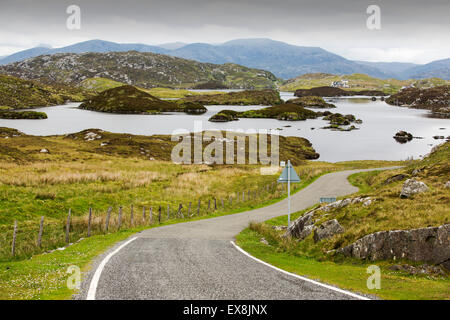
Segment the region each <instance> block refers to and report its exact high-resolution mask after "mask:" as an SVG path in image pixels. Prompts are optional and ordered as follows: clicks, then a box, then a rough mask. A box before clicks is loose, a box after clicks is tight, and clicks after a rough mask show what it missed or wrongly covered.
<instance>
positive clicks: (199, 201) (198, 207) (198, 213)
mask: <svg viewBox="0 0 450 320" xmlns="http://www.w3.org/2000/svg"><path fill="white" fill-rule="evenodd" d="M200 205H201V200H200V199H198V206H197V216H199V215H200Z"/></svg>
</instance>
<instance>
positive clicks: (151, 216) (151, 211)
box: [148, 207, 153, 224]
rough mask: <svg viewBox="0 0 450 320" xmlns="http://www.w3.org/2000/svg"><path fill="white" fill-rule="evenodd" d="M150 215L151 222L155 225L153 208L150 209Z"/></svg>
mask: <svg viewBox="0 0 450 320" xmlns="http://www.w3.org/2000/svg"><path fill="white" fill-rule="evenodd" d="M148 215H149V217H150V218H149V220H150V224H153V208H152V207H150V210H149V212H148Z"/></svg>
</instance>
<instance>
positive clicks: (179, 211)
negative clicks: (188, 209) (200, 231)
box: [177, 203, 184, 219]
mask: <svg viewBox="0 0 450 320" xmlns="http://www.w3.org/2000/svg"><path fill="white" fill-rule="evenodd" d="M182 209H183V205H182V204H181V203H180V205H179V206H178V212H177V218H179V217H180V216H181V219H184V215H183V212H182V211H181V210H182Z"/></svg>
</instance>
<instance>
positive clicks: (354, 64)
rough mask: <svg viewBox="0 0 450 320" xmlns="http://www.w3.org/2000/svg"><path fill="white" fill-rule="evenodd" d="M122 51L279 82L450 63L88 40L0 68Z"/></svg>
mask: <svg viewBox="0 0 450 320" xmlns="http://www.w3.org/2000/svg"><path fill="white" fill-rule="evenodd" d="M124 51H138V52H152V53H159V54H166V55H171V56H175V57H180V58H185V59H192V60H196V61H199V62H205V63H214V64H224V63H234V64H239V65H243V66H246V67H249V68H257V69H263V70H267V71H270V72H272V73H273V74H275V75H276V76H277V77H280V78H283V79H290V78H294V77H297V76H299V75H302V74H306V73H317V72H322V73H333V74H353V73H363V74H367V75H370V76H372V77H377V78H382V79H386V78H397V79H407V78H418V79H420V78H430V77H440V78H443V79H446V80H449V79H450V59H444V60H439V61H434V62H431V63H428V64H425V65H417V64H412V63H400V62H365V61H352V60H348V59H345V58H344V57H341V56H339V55H337V54H334V53H331V52H329V51H326V50H324V49H321V48H318V47H303V46H294V45H290V44H287V43H284V42H280V41H274V40H270V39H239V40H232V41H229V42H226V43H223V44H218V45H212V44H206V43H192V44H185V43H180V42H175V43H167V44H162V45H158V46H151V45H145V44H138V43H136V44H119V43H114V42H108V41H102V40H91V41H86V42H81V43H77V44H74V45H71V46H67V47H62V48H47V47H36V48H32V49H29V50H24V51H20V52H17V53H15V54H12V55H10V56H7V57H4V58H2V59H0V65H4V64H9V63H12V62H17V61H23V60H25V59H28V58H32V57H36V56H39V55H44V54H45V55H49V54H55V53H85V52H98V53H105V52H124Z"/></svg>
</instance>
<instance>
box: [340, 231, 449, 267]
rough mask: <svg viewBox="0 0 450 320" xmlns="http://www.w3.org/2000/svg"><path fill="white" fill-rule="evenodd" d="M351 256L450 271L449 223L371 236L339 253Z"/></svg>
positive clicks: (377, 233)
mask: <svg viewBox="0 0 450 320" xmlns="http://www.w3.org/2000/svg"><path fill="white" fill-rule="evenodd" d="M338 252H339V253H342V254H343V255H345V256H348V257H354V258H358V259H367V260H372V261H373V260H396V259H405V260H410V261H423V262H428V263H433V264H437V265H442V266H443V267H444V268H446V269H447V270H450V224H445V225H442V226H440V227H432V228H420V229H412V230H394V231H381V232H376V233H372V234H369V235H367V236H365V237H363V238H361V239H359V240H357V241H356V242H354V243H352V244H351V245H349V246H346V247H344V248H342V249H339V250H338Z"/></svg>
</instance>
